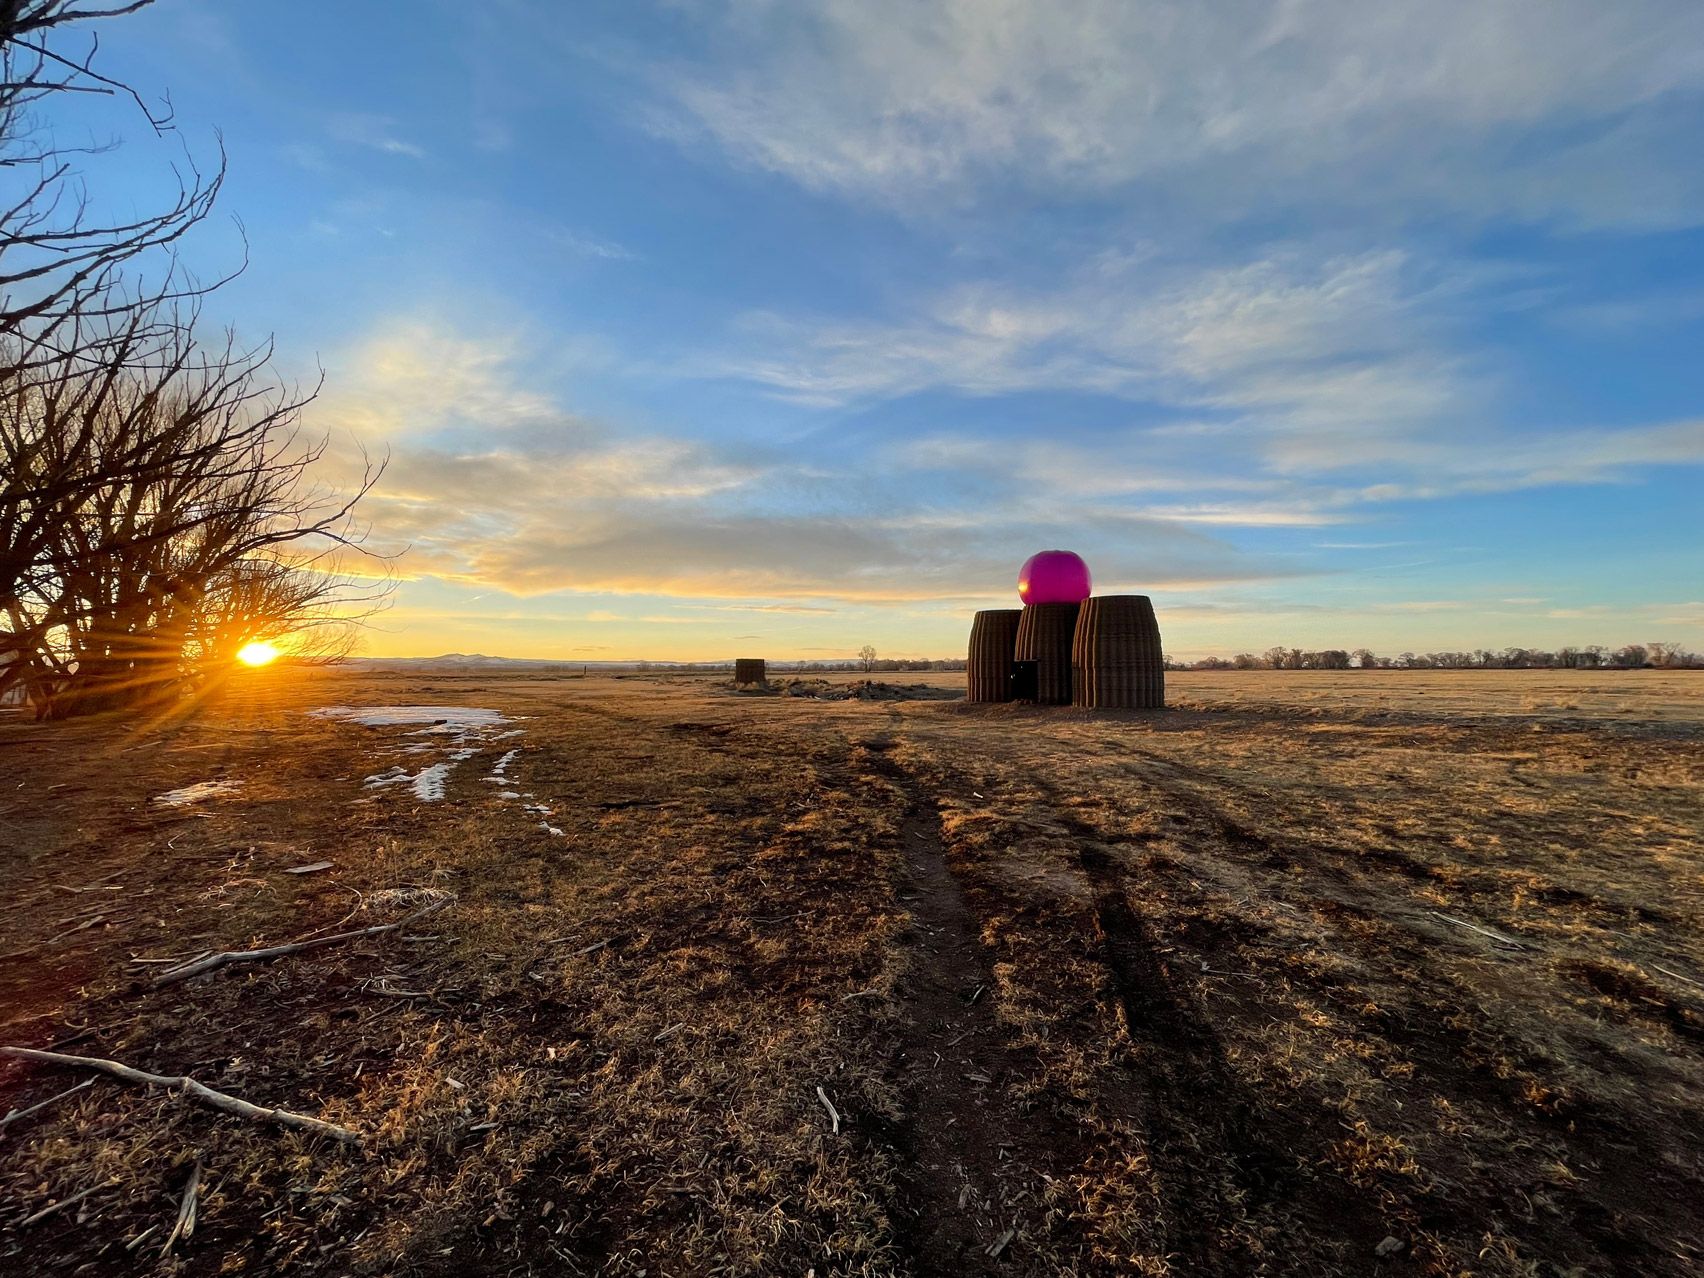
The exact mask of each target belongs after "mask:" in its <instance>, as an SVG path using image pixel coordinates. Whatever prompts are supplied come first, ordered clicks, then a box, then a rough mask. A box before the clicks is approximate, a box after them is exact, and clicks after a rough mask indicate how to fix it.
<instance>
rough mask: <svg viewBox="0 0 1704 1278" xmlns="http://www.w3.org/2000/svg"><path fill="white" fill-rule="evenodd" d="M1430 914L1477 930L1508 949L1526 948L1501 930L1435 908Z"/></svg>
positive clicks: (1471, 930) (1471, 929) (1457, 925)
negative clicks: (1470, 921) (1455, 916)
mask: <svg viewBox="0 0 1704 1278" xmlns="http://www.w3.org/2000/svg"><path fill="white" fill-rule="evenodd" d="M1432 916H1433V917H1434V918H1440V919H1442V920H1443V921H1444V922H1446V923H1453V924H1454V925H1455V926H1456V927H1464V928H1466V929H1467V930H1468V931H1469V932H1477V933H1479V935H1481V936H1488V937H1490V938H1491V939H1492V940H1493V941H1495V942H1497V944H1499V945H1506V946H1508V947H1509V948H1510V949H1515V950H1524V949H1526V948H1527V947H1526V946H1525V945H1523V944H1521V942H1519V941H1517V940H1515V938H1514V937H1512V936H1504V935H1503V934H1502V933H1501V932H1493V931H1492V930H1491V929H1490V928H1488V927H1480V926H1479V925H1478V924H1476V923H1469V922H1468V921H1467V920H1466V919H1458V918H1453V917H1452V916H1450V915H1448V914H1442V913H1439V912H1438V911H1437V910H1433V911H1432Z"/></svg>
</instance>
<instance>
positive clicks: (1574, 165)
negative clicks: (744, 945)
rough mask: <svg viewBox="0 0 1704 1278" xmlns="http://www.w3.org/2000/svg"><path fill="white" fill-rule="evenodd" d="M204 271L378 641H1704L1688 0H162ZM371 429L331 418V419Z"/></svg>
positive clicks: (1230, 648) (1699, 329)
mask: <svg viewBox="0 0 1704 1278" xmlns="http://www.w3.org/2000/svg"><path fill="white" fill-rule="evenodd" d="M102 51H103V57H104V59H105V61H104V62H103V64H102V65H103V67H104V68H105V69H106V70H107V72H108V73H109V74H117V75H121V76H123V77H125V78H127V79H129V80H131V81H133V82H134V83H136V84H137V85H138V86H140V87H141V88H143V89H144V90H145V91H154V92H158V91H161V90H165V89H169V90H170V92H171V95H172V98H173V100H174V102H175V104H176V108H177V113H178V118H179V121H180V123H181V125H182V129H181V137H180V138H179V139H177V140H175V141H168V142H166V143H156V142H154V141H152V140H151V139H149V138H147V137H146V136H143V132H144V131H143V130H141V129H138V128H137V127H136V124H137V122H136V121H135V119H134V117H126V116H124V115H123V114H122V113H119V112H118V111H117V109H116V107H114V106H113V105H112V104H102V103H91V104H83V103H79V104H77V106H78V109H79V110H81V111H85V112H87V113H88V114H87V115H86V116H75V117H74V116H72V115H70V114H69V113H66V114H65V115H64V116H63V117H62V119H61V120H60V122H59V127H60V129H61V130H62V131H74V130H75V129H77V128H79V127H83V126H84V125H87V126H89V127H92V128H95V129H96V130H98V131H101V132H102V133H107V132H113V131H119V132H122V133H123V135H124V136H125V138H126V146H125V147H124V148H122V149H121V150H119V151H117V152H114V153H111V154H109V155H105V156H100V157H95V158H92V159H91V160H90V161H89V163H88V167H89V170H90V179H91V183H92V184H93V185H94V186H95V188H96V189H97V190H98V191H99V192H101V193H102V194H103V196H104V197H106V198H113V197H112V194H111V193H112V192H114V191H122V192H123V193H124V196H125V198H127V199H128V198H134V199H135V200H137V201H138V202H139V203H145V202H146V199H147V192H148V191H150V190H153V189H156V188H157V186H158V183H159V182H160V180H161V176H162V166H163V164H164V163H165V162H166V161H167V160H169V159H170V158H171V155H172V153H173V148H181V147H183V146H187V147H188V148H189V150H190V151H191V153H193V154H194V155H196V156H197V157H199V158H205V157H207V156H209V155H210V154H212V152H213V150H214V145H215V144H214V141H213V130H214V129H215V127H216V128H217V129H219V130H220V131H221V132H222V135H223V138H224V143H225V146H226V148H227V150H228V152H229V155H230V161H231V177H230V180H229V183H228V187H227V191H226V195H225V198H224V201H223V213H224V215H226V216H225V219H224V220H221V222H220V225H218V226H216V227H209V228H207V229H206V233H205V234H203V235H202V236H201V237H200V238H199V239H198V240H197V241H196V243H195V244H193V245H192V246H190V248H189V249H188V250H186V254H187V257H188V260H189V262H190V263H191V265H192V266H194V267H196V268H197V269H199V270H201V271H202V272H203V273H206V274H212V273H214V272H216V271H218V270H219V269H220V268H221V267H222V266H225V265H228V264H229V263H230V262H231V261H232V260H233V259H234V256H235V254H236V253H237V252H238V248H237V242H236V236H235V232H234V229H233V228H232V227H231V225H230V223H229V220H228V218H229V216H235V217H240V218H241V221H242V224H243V228H244V234H245V235H246V238H247V241H248V245H249V254H250V259H251V265H250V267H249V269H248V271H247V272H246V274H245V275H244V276H243V277H242V278H241V279H240V280H238V281H237V282H235V283H234V284H232V285H230V286H229V287H228V288H227V289H225V290H224V291H223V292H222V293H220V294H219V295H218V297H217V299H216V300H215V301H214V302H213V303H212V305H211V306H210V308H209V313H210V316H212V317H213V318H215V319H217V320H218V321H220V322H225V321H229V322H231V323H233V324H235V325H236V326H237V327H238V329H239V330H240V331H241V332H242V333H244V334H253V335H258V334H264V333H266V332H274V333H276V334H277V338H278V343H279V352H280V361H281V364H282V365H283V366H284V367H285V368H287V369H289V370H292V371H300V372H303V373H305V374H309V375H311V373H312V370H313V369H314V366H315V363H316V361H317V362H318V363H319V364H321V365H323V367H324V369H325V371H326V374H327V386H326V391H325V393H324V395H323V396H322V397H321V399H320V401H319V402H318V403H317V404H316V405H315V407H314V408H313V410H312V412H311V416H310V422H311V424H312V425H313V426H315V427H316V428H318V429H323V430H327V431H331V432H333V433H334V435H335V436H336V437H337V439H338V440H339V441H346V440H348V439H351V438H359V439H360V440H361V441H362V442H363V443H364V444H366V445H367V446H368V447H369V448H373V449H385V448H388V449H389V451H390V456H391V468H390V471H389V473H388V474H387V476H386V480H385V483H384V484H383V486H382V487H381V488H380V490H379V491H378V492H377V493H375V494H374V496H373V499H372V501H371V505H370V507H369V510H368V515H369V517H370V518H371V520H372V522H373V533H374V539H375V541H376V542H377V543H378V544H381V545H385V546H401V545H404V544H406V545H408V546H410V547H411V548H410V549H409V551H408V552H407V554H406V556H405V557H404V558H403V559H402V560H401V561H400V566H401V569H402V572H403V574H404V576H405V578H406V580H405V581H404V583H403V585H402V587H401V589H400V591H399V594H398V598H397V604H396V606H395V607H394V608H393V609H392V611H391V612H390V613H389V614H387V616H386V617H385V618H383V619H382V621H381V623H380V629H379V630H377V631H376V632H375V633H374V635H373V636H372V641H371V643H370V645H369V649H370V650H371V651H374V652H377V653H387V654H425V653H432V652H437V651H444V650H461V651H470V650H479V651H486V652H496V653H503V654H509V655H517V656H548V657H562V658H566V659H574V658H576V657H583V658H599V657H624V656H648V657H656V658H689V657H695V656H697V657H725V656H731V655H733V654H734V653H735V652H736V651H739V652H748V651H749V652H752V653H764V654H766V655H769V656H772V657H777V658H781V657H811V656H838V655H845V654H847V653H849V652H851V651H853V650H855V649H856V648H858V647H859V646H860V645H861V644H863V643H866V642H868V643H873V644H875V645H876V646H877V647H878V649H880V650H881V651H882V652H883V653H884V654H892V655H936V656H938V655H949V654H952V653H955V652H958V651H960V650H962V645H963V638H964V635H965V632H966V629H967V626H968V618H969V615H970V613H971V612H972V611H973V610H974V609H976V608H978V607H989V606H1015V578H1016V571H1017V567H1018V565H1019V564H1020V563H1021V562H1022V560H1023V559H1024V558H1025V557H1026V556H1027V555H1028V554H1029V553H1030V552H1032V551H1034V550H1037V549H1042V548H1046V547H1050V546H1064V547H1069V548H1073V549H1076V550H1078V551H1079V552H1081V553H1082V554H1083V555H1084V556H1085V558H1087V559H1088V561H1089V563H1090V566H1091V568H1092V569H1093V571H1094V573H1095V579H1096V586H1097V589H1098V590H1100V591H1103V592H1111V591H1140V592H1145V593H1150V594H1152V595H1153V596H1154V598H1155V602H1156V606H1157V607H1158V608H1159V610H1160V617H1161V622H1162V626H1163V628H1164V630H1165V633H1166V638H1167V646H1168V648H1169V649H1170V650H1171V651H1172V652H1173V653H1175V654H1177V655H1181V656H1198V655H1202V654H1205V653H1225V652H1236V651H1240V650H1258V649H1263V648H1265V647H1269V646H1271V645H1272V644H1275V643H1284V644H1290V645H1297V646H1303V647H1311V646H1322V645H1327V644H1329V645H1333V646H1348V647H1356V646H1361V645H1366V646H1370V647H1373V648H1375V649H1378V650H1381V651H1401V650H1404V649H1412V650H1427V649H1433V648H1441V647H1452V648H1460V647H1475V646H1491V647H1497V646H1502V645H1505V644H1511V643H1529V644H1563V643H1594V642H1597V643H1606V644H1619V643H1625V642H1630V641H1645V640H1651V639H1664V640H1670V641H1678V642H1682V643H1687V644H1689V645H1691V646H1694V647H1704V551H1701V550H1700V541H1701V538H1700V535H1699V530H1700V519H1699V516H1698V514H1697V506H1698V497H1699V488H1700V482H1701V480H1704V359H1700V358H1699V356H1698V351H1699V349H1700V345H1701V339H1704V165H1700V164H1699V163H1698V161H1697V157H1698V154H1699V153H1700V150H1701V147H1704V6H1700V5H1698V4H1696V3H1693V2H1691V0H1673V2H1650V3H1642V2H1639V0H1628V2H1626V3H1622V4H1618V5H1614V6H1606V5H1603V4H1601V3H1596V2H1595V0H1594V2H1590V3H1588V2H1586V0H1550V2H1549V3H1546V4H1543V5H1536V4H1532V3H1528V2H1526V0H1518V2H1517V0H1509V2H1499V0H1478V2H1476V3H1454V2H1439V0H1429V2H1426V3H1418V2H1415V3H1410V2H1409V0H1388V2H1387V3H1382V4H1380V5H1377V6H1367V5H1364V4H1355V3H1347V2H1346V0H1331V2H1324V0H1291V2H1289V3H1280V4H1269V3H1249V4H1235V3H1230V4H1219V5H1196V4H1147V3H1134V2H1133V3H1111V2H1110V0H1001V2H999V3H986V2H980V0H979V2H972V0H935V2H932V3H931V2H929V0H847V2H839V0H822V2H819V3H780V2H779V0H720V2H711V0H702V2H700V0H672V2H668V3H655V4H647V3H642V2H640V0H627V2H625V3H586V4H577V5H574V6H561V5H555V4H546V3H522V2H516V0H499V2H497V3H489V4H484V5H477V6H469V5H451V4H438V3H430V2H424V0H422V2H419V3H400V2H396V3H385V2H380V0H366V2H364V3H361V4H353V5H352V4H346V3H345V4H332V3H307V2H300V0H297V2H292V3H289V4H284V3H269V2H261V0H249V2H247V3H243V4H230V3H216V2H214V0H159V3H158V4H157V5H156V6H155V7H154V8H152V9H150V10H148V11H145V12H144V13H142V14H140V15H138V16H135V17H131V18H126V19H123V20H121V21H116V22H112V23H109V24H107V25H106V27H105V29H104V31H103V37H102ZM340 450H341V454H340V455H341V456H344V457H347V456H348V455H349V449H348V448H347V446H346V445H343V444H341V443H340Z"/></svg>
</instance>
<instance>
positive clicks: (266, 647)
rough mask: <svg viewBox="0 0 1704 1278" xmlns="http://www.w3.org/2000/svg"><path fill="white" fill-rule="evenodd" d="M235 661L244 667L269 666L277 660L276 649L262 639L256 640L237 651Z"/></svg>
mask: <svg viewBox="0 0 1704 1278" xmlns="http://www.w3.org/2000/svg"><path fill="white" fill-rule="evenodd" d="M237 660H238V661H240V662H242V663H243V664H244V665H245V666H267V665H271V664H272V663H273V662H274V661H276V660H278V649H277V647H276V646H274V645H273V644H270V643H267V642H266V640H264V639H257V640H255V641H254V642H253V643H245V644H244V645H243V646H242V647H241V648H238V649H237Z"/></svg>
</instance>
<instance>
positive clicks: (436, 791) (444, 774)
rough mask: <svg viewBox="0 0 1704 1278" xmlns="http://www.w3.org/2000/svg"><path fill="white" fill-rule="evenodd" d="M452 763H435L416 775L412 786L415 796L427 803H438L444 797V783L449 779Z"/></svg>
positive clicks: (411, 783)
mask: <svg viewBox="0 0 1704 1278" xmlns="http://www.w3.org/2000/svg"><path fill="white" fill-rule="evenodd" d="M454 766H455V765H454V764H452V763H434V764H433V765H432V766H431V767H429V768H422V769H420V771H419V772H417V773H415V775H414V780H413V781H412V782H410V785H411V786H412V787H413V789H414V793H415V796H416V797H417V798H419V799H421V800H422V801H423V802H426V803H436V802H437V801H438V800H439V799H442V798H443V797H444V782H445V780H447V779H448V778H449V775H450V769H451V768H452V767H454Z"/></svg>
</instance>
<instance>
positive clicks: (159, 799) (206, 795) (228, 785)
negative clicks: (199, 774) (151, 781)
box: [154, 781, 243, 808]
mask: <svg viewBox="0 0 1704 1278" xmlns="http://www.w3.org/2000/svg"><path fill="white" fill-rule="evenodd" d="M242 788H243V783H242V782H241V781H197V782H196V783H195V784H194V785H186V786H184V787H183V788H182V789H178V790H167V791H166V792H165V793H164V794H156V795H155V796H154V802H155V803H164V804H165V805H166V806H167V807H173V808H181V807H185V806H187V805H188V804H191V803H200V802H201V801H202V800H203V799H219V798H223V797H224V796H225V795H227V794H235V793H236V792H237V791H238V790H240V789H242Z"/></svg>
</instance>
